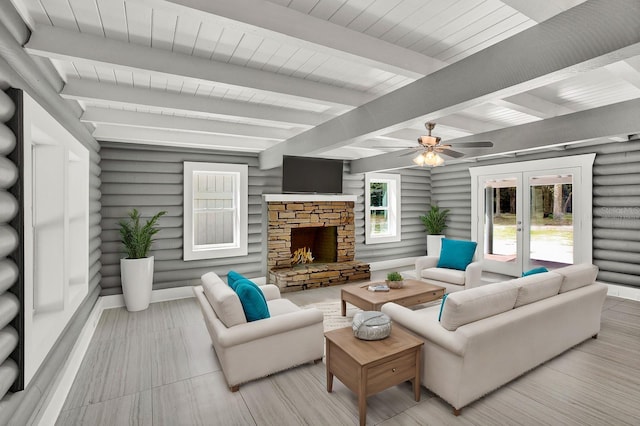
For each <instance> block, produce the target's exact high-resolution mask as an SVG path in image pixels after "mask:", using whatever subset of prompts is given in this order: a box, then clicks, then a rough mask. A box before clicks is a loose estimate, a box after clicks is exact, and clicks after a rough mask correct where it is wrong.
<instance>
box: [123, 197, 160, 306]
mask: <svg viewBox="0 0 640 426" xmlns="http://www.w3.org/2000/svg"><path fill="white" fill-rule="evenodd" d="M166 213H167V212H166V211H161V212H159V213H157V214H156V215H155V216H153V217H152V218H151V219H149V220H147V222H146V223H145V224H144V225H142V224H141V223H140V213H138V210H136V209H133V210H132V211H130V212H129V219H122V220H121V221H120V222H119V224H120V238H121V240H122V244H123V245H124V250H125V253H126V255H127V257H126V258H124V259H120V278H121V281H122V294H123V296H124V304H125V305H126V307H127V310H128V311H131V312H135V311H141V310H144V309H147V308H148V307H149V302H151V288H152V286H153V256H151V257H148V255H149V250H150V249H151V244H152V243H153V236H154V235H155V234H156V233H157V232H158V231H159V230H160V229H159V228H158V227H157V225H156V224H157V222H158V219H160V217H161V216H163V215H165V214H166Z"/></svg>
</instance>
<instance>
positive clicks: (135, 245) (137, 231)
mask: <svg viewBox="0 0 640 426" xmlns="http://www.w3.org/2000/svg"><path fill="white" fill-rule="evenodd" d="M166 213H167V212H166V211H164V210H163V211H161V212H158V213H157V214H156V215H155V216H153V217H152V218H151V219H149V220H147V222H146V223H145V224H144V225H142V224H141V223H140V213H139V212H138V210H137V209H133V210H132V211H130V212H129V213H128V216H129V219H122V220H121V221H120V222H119V224H120V238H121V240H122V244H123V245H124V251H125V253H126V254H127V258H128V259H142V258H145V257H147V255H148V254H149V250H150V249H151V244H152V243H153V241H154V240H153V236H154V235H155V234H156V233H157V232H158V231H159V230H160V229H159V228H158V227H157V225H156V224H157V222H158V219H160V217H161V216H163V215H165V214H166Z"/></svg>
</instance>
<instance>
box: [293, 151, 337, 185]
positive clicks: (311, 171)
mask: <svg viewBox="0 0 640 426" xmlns="http://www.w3.org/2000/svg"><path fill="white" fill-rule="evenodd" d="M342 163H343V162H342V160H334V159H328V158H312V157H294V156H291V155H285V156H284V157H283V159H282V192H283V193H300V192H306V193H319V194H342V166H343V164H342Z"/></svg>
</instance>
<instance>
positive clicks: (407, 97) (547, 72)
mask: <svg viewBox="0 0 640 426" xmlns="http://www.w3.org/2000/svg"><path fill="white" fill-rule="evenodd" d="M568 22H571V23H572V25H567V23H568ZM639 27H640V2H638V1H637V0H621V1H617V2H614V3H612V2H610V1H606V0H591V1H588V2H586V3H584V4H582V5H579V6H576V7H574V8H572V9H569V10H568V11H566V12H563V13H561V14H559V15H556V16H554V17H553V18H550V19H548V20H546V21H544V22H543V23H541V24H538V25H536V26H535V27H532V28H529V29H527V30H524V31H522V32H520V33H518V34H516V35H514V36H512V37H510V38H508V39H506V40H503V41H501V42H499V43H496V44H494V45H492V46H490V47H488V48H486V49H484V50H482V51H480V52H478V53H476V54H474V55H471V56H469V57H466V58H464V59H462V60H460V61H458V62H456V63H454V64H451V65H449V66H448V67H446V68H443V69H441V70H439V71H436V72H434V73H433V74H430V75H427V76H425V77H423V78H421V79H419V80H417V81H415V82H413V83H410V84H408V85H406V86H404V87H402V88H400V89H398V90H396V91H394V92H391V93H389V94H387V95H384V96H381V97H379V98H378V99H375V100H373V101H371V102H369V103H367V104H365V105H362V106H360V107H357V108H354V109H353V110H351V111H349V112H347V113H345V114H343V115H341V116H339V117H336V118H334V119H332V120H330V121H328V122H326V123H323V124H321V125H319V126H316V127H314V128H312V129H310V130H308V131H306V132H303V133H301V134H299V135H296V136H294V137H293V138H290V139H288V140H287V141H285V142H282V143H280V144H278V145H276V146H274V147H272V148H269V149H267V150H265V151H264V152H261V153H260V167H261V168H263V169H269V168H273V167H278V166H279V165H280V164H281V163H282V156H283V155H285V154H287V155H305V154H309V153H312V154H321V153H322V152H326V151H330V150H332V149H335V148H338V147H340V146H344V145H347V144H350V143H353V142H359V141H361V140H363V139H368V138H372V137H376V136H379V135H381V134H386V133H389V132H391V131H395V130H397V129H401V128H404V127H407V125H410V124H412V123H415V122H416V120H425V118H426V119H429V120H433V119H437V118H439V117H443V116H446V115H450V114H453V113H456V112H460V111H462V110H464V109H466V108H470V107H473V106H477V105H480V104H482V103H484V102H487V101H489V100H491V99H492V98H496V97H500V98H506V97H509V96H514V95H516V94H519V93H523V92H527V91H529V90H532V89H534V88H537V87H541V86H543V85H547V84H550V83H553V82H556V81H560V80H563V79H565V78H568V77H572V76H575V75H576V74H577V73H584V72H587V71H590V70H592V69H596V68H599V67H602V66H604V65H607V64H610V63H613V62H616V61H619V60H621V59H625V58H628V57H632V56H636V55H638V54H640V31H638V28H639ZM480 70H482V72H479V71H480Z"/></svg>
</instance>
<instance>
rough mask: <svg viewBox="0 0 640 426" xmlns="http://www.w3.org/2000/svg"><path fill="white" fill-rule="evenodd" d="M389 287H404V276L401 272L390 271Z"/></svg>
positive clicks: (388, 277)
mask: <svg viewBox="0 0 640 426" xmlns="http://www.w3.org/2000/svg"><path fill="white" fill-rule="evenodd" d="M386 282H387V285H388V286H389V288H402V287H404V278H403V277H402V274H400V272H389V273H388V274H387V279H386Z"/></svg>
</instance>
